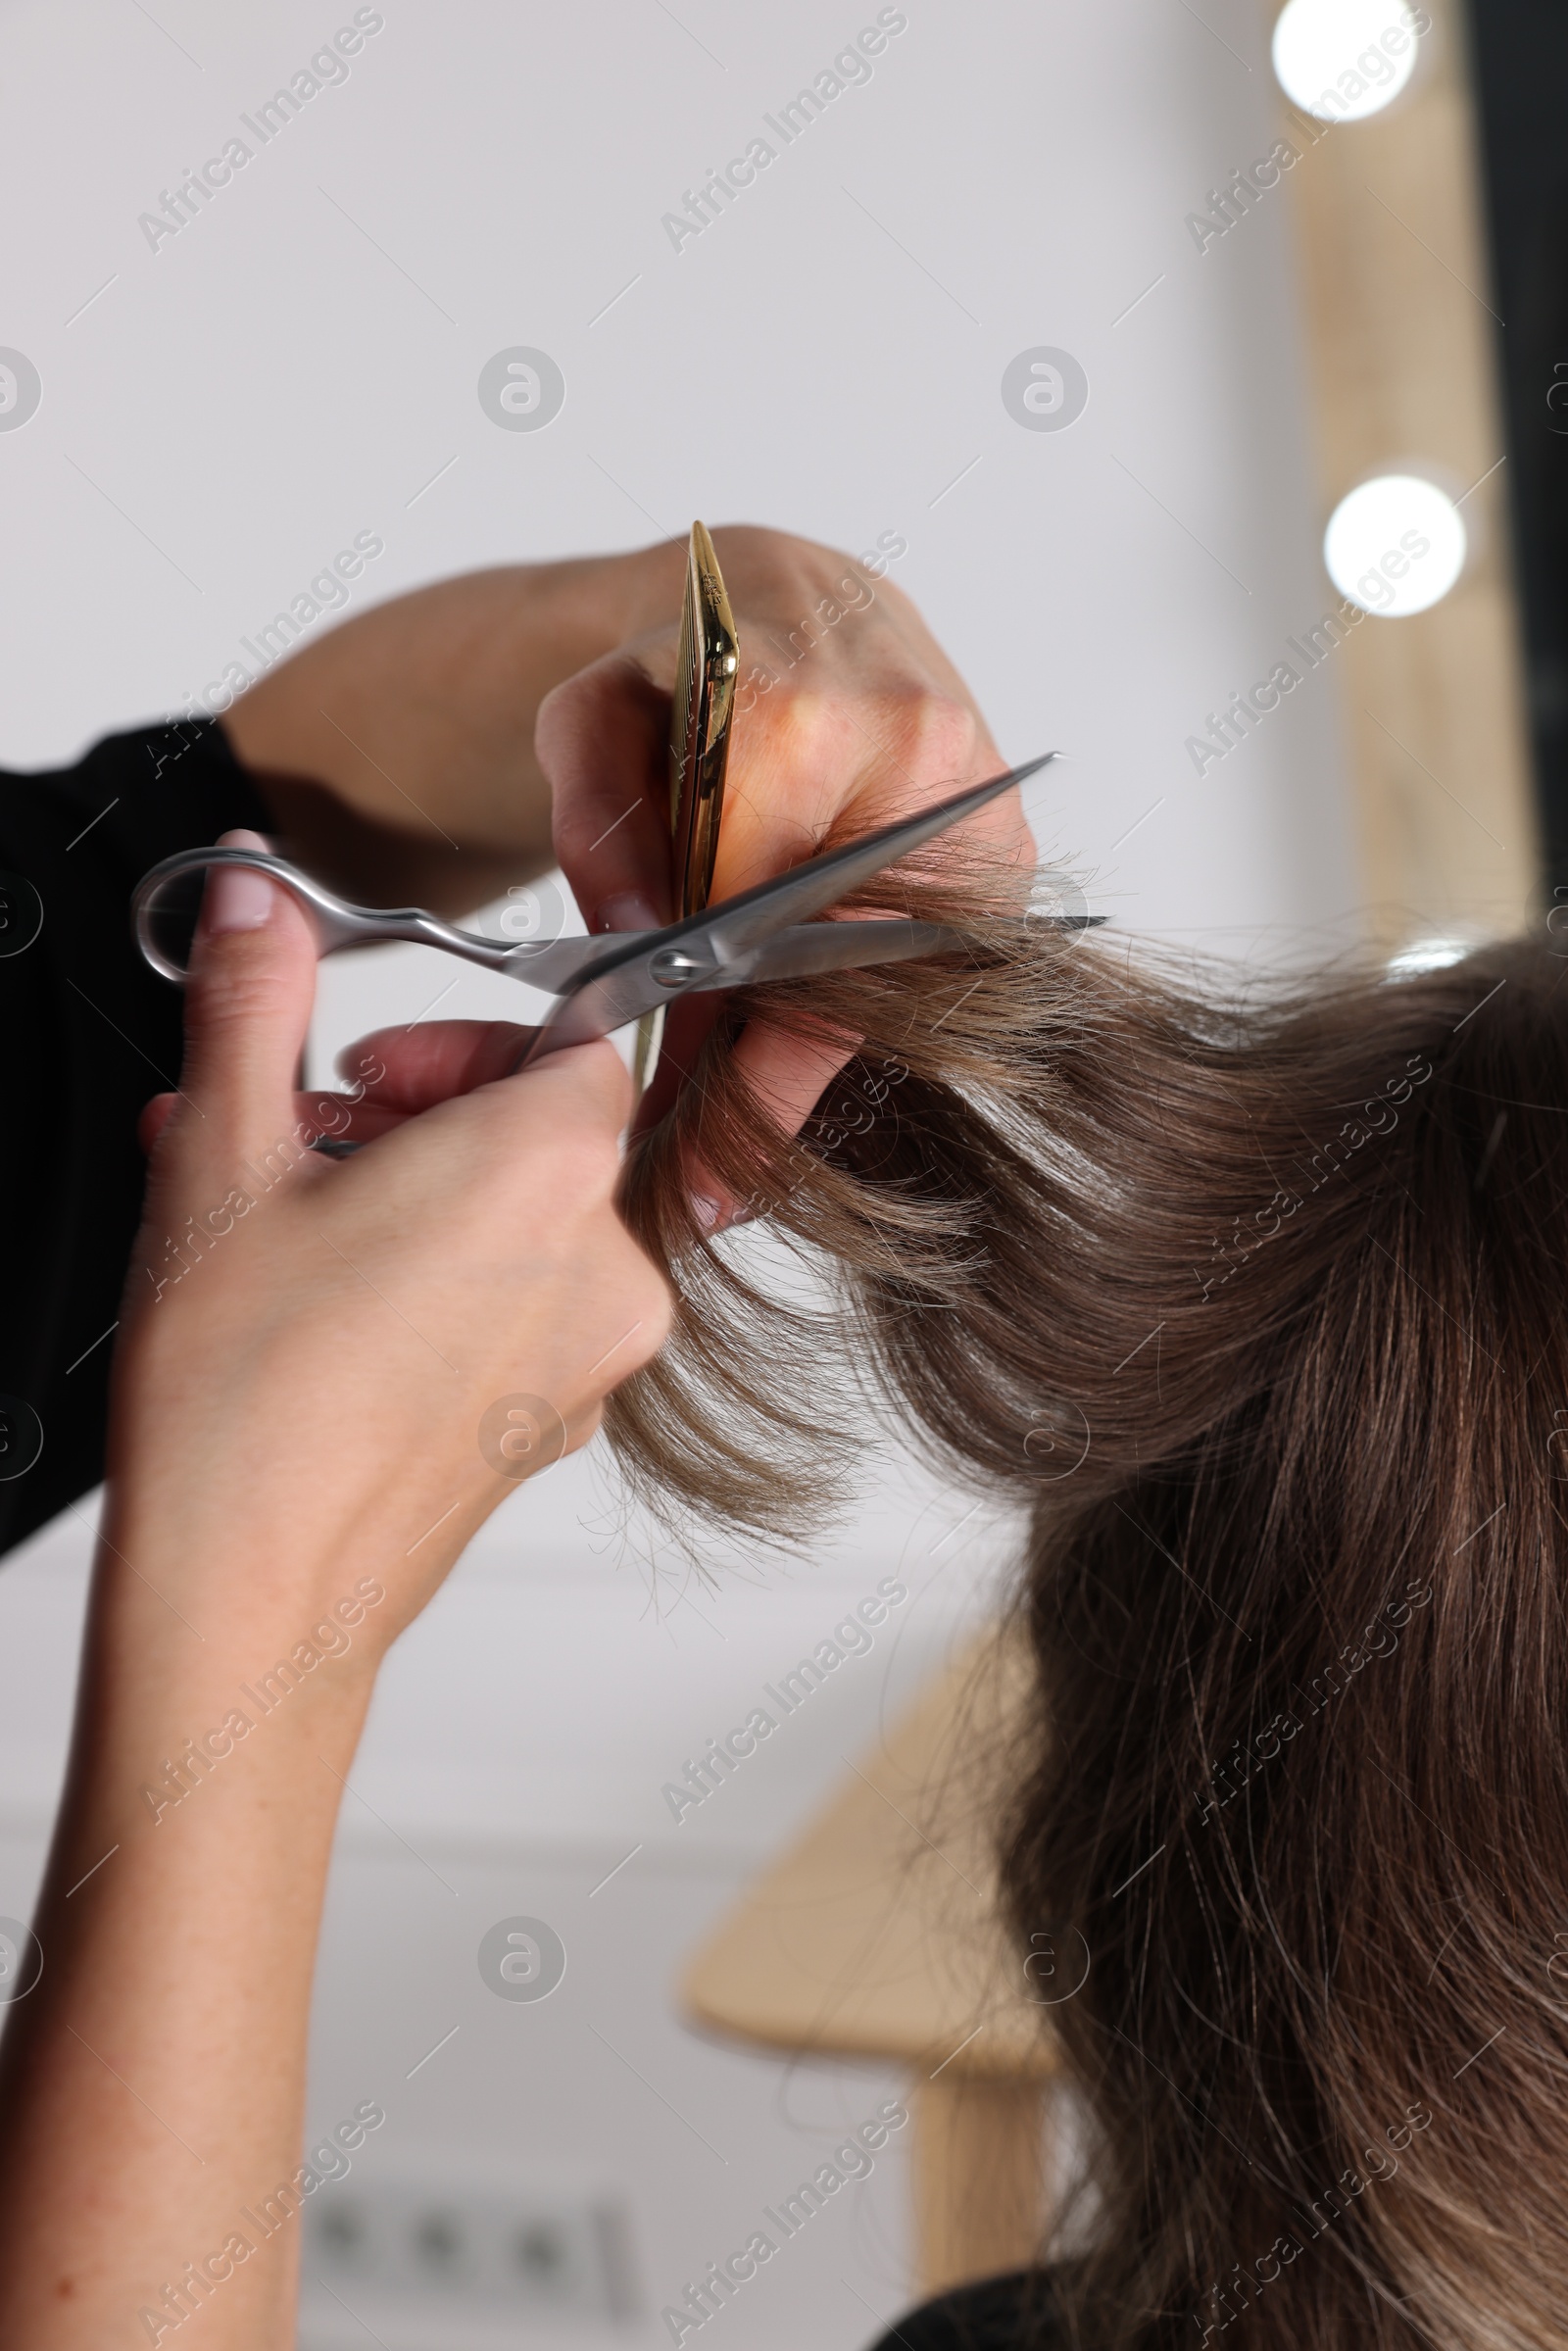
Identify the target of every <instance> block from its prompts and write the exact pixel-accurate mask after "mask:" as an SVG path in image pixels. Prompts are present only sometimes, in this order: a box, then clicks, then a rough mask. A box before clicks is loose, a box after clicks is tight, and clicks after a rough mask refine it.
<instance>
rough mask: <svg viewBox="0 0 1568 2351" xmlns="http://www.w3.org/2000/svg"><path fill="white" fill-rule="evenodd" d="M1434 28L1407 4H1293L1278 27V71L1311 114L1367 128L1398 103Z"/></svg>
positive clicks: (1327, 0) (1342, 0)
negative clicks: (1420, 45)
mask: <svg viewBox="0 0 1568 2351" xmlns="http://www.w3.org/2000/svg"><path fill="white" fill-rule="evenodd" d="M1431 29H1432V19H1431V18H1430V17H1429V16H1428V15H1427V13H1426V11H1425V9H1421V8H1408V7H1406V6H1405V5H1404V0H1287V5H1286V7H1285V8H1284V9H1282V10H1281V12H1280V17H1279V22H1278V23H1277V24H1275V27H1274V71H1275V73H1276V74H1277V75H1278V76H1279V83H1280V87H1281V88H1282V89H1283V90H1284V92H1285V95H1286V97H1287V98H1289V99H1290V100H1291V102H1292V104H1293V105H1295V106H1299V108H1300V109H1301V111H1302V113H1303V114H1308V115H1316V116H1317V118H1318V120H1319V121H1320V122H1361V121H1363V120H1364V118H1365V117H1366V116H1368V115H1375V114H1379V113H1381V112H1382V110H1383V108H1384V107H1386V106H1388V105H1389V104H1390V103H1391V102H1392V101H1393V100H1394V99H1396V98H1397V96H1398V95H1399V92H1400V91H1401V90H1402V89H1403V87H1404V85H1405V83H1406V82H1407V81H1408V80H1409V78H1410V75H1411V73H1413V72H1414V70H1415V61H1416V49H1417V43H1418V42H1419V41H1420V39H1421V37H1422V35H1423V34H1424V33H1426V32H1430V30H1431Z"/></svg>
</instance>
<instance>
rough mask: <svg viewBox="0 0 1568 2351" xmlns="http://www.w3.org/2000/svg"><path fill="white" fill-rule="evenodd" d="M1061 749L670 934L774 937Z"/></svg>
mask: <svg viewBox="0 0 1568 2351" xmlns="http://www.w3.org/2000/svg"><path fill="white" fill-rule="evenodd" d="M1055 756H1056V755H1055V753H1054V751H1048V752H1046V753H1045V754H1044V755H1043V757H1041V758H1040V759H1029V760H1027V761H1026V762H1025V763H1024V765H1023V766H1021V767H1010V768H1008V770H1007V772H1006V773H1005V775H994V776H992V777H991V778H990V780H989V781H988V782H986V783H983V784H972V785H971V786H970V787H969V788H968V790H967V791H963V792H956V793H954V794H953V796H952V798H951V799H949V800H942V801H938V803H937V804H936V806H935V807H934V808H922V809H921V810H920V812H919V814H918V815H915V816H904V817H901V818H900V819H899V820H898V821H897V822H896V823H894V824H884V825H882V826H880V827H879V828H878V830H877V831H876V832H874V833H866V834H864V835H863V836H862V837H861V839H859V840H858V841H849V842H846V844H845V846H844V847H843V848H842V849H829V850H825V851H824V852H823V853H822V855H821V856H820V857H809V858H808V859H807V861H806V863H805V864H804V865H797V866H795V867H793V868H792V870H791V871H790V872H788V873H782V874H779V875H778V876H777V878H776V879H775V880H773V881H770V882H760V883H759V884H758V885H757V887H756V888H755V889H753V890H743V891H742V892H741V894H740V896H739V897H738V898H726V899H724V900H723V901H722V902H721V904H720V905H718V906H710V907H709V908H708V910H707V912H706V913H703V914H698V915H694V916H692V917H691V919H690V921H689V922H688V923H684V924H679V925H677V926H676V930H675V931H672V932H671V933H670V937H671V939H674V938H675V937H676V936H677V934H678V933H679V932H680V931H692V932H701V934H702V935H703V936H704V937H705V938H706V939H707V940H708V941H709V942H710V943H711V950H712V952H713V954H715V955H718V956H719V957H720V958H721V959H724V960H727V959H728V958H729V957H731V956H733V955H743V954H744V953H745V952H746V950H747V949H748V948H752V947H756V946H758V945H760V942H761V941H762V940H763V939H768V938H771V937H772V935H773V933H774V932H775V931H778V930H782V929H783V927H784V925H785V924H786V923H789V922H806V921H809V919H810V917H811V916H812V915H813V914H821V913H824V912H825V911H826V909H827V908H828V907H829V906H837V905H838V904H839V902H840V900H841V899H845V898H848V897H850V896H851V895H852V894H853V893H854V892H855V891H856V890H858V888H859V887H860V885H861V884H862V883H863V882H868V881H869V880H870V879H871V877H872V876H873V874H877V873H880V872H881V871H882V870H883V868H884V867H885V866H888V865H892V864H893V863H895V862H896V860H897V859H898V858H900V857H907V855H908V853H909V851H910V850H912V849H919V848H920V847H921V846H922V845H923V844H924V843H925V842H927V841H932V840H935V838H936V836H937V834H938V833H944V832H946V831H947V830H948V828H949V826H950V825H954V824H957V823H959V822H960V821H961V820H962V819H963V818H964V817H965V816H968V815H971V814H972V813H973V811H974V810H975V809H976V808H985V807H986V805H987V804H988V803H989V802H990V801H993V800H996V799H999V798H1000V797H1001V795H1002V794H1003V793H1004V792H1010V791H1011V790H1012V789H1013V787H1014V786H1015V785H1018V784H1021V783H1023V782H1024V781H1025V780H1026V779H1027V778H1028V777H1029V776H1031V775H1036V774H1038V773H1039V771H1040V769H1041V768H1042V767H1045V766H1048V765H1049V764H1050V762H1051V761H1052V760H1053V759H1054V758H1055Z"/></svg>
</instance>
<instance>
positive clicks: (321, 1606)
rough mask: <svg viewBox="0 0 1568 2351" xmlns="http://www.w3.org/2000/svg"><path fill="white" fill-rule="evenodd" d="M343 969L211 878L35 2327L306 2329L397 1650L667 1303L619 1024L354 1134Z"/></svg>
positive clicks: (135, 1393)
mask: <svg viewBox="0 0 1568 2351" xmlns="http://www.w3.org/2000/svg"><path fill="white" fill-rule="evenodd" d="M315 975H316V954H315V949H314V946H313V943H312V941H311V938H310V936H309V935H308V933H307V931H306V928H305V924H304V921H303V919H302V917H301V915H300V913H299V911H298V909H297V908H296V906H294V904H293V902H292V900H291V899H289V898H288V897H287V896H286V895H285V894H284V893H282V892H280V891H275V890H274V889H273V888H272V886H271V885H270V883H269V882H268V881H267V880H266V879H265V877H263V876H260V875H256V874H252V873H248V872H243V871H238V870H234V869H231V870H229V871H227V872H225V873H223V874H221V876H219V877H217V878H216V879H215V882H214V885H213V887H212V890H211V892H210V896H209V901H208V917H207V921H206V925H205V927H204V931H203V935H202V937H201V939H200V942H199V945H198V951H197V956H196V961H195V968H194V972H193V976H192V980H191V984H190V986H189V989H188V991H187V995H186V1053H185V1061H184V1068H183V1072H182V1090H181V1093H180V1096H179V1098H178V1100H177V1102H175V1104H174V1105H173V1107H172V1112H169V1113H168V1114H167V1115H166V1114H165V1112H166V1109H167V1105H163V1104H160V1105H159V1106H158V1107H157V1108H156V1109H155V1110H154V1112H153V1114H152V1116H151V1117H150V1118H149V1120H148V1122H147V1126H148V1131H149V1133H152V1132H153V1131H154V1130H156V1139H155V1140H154V1143H153V1154H152V1163H151V1168H150V1173H149V1182H148V1198H147V1214H146V1222H145V1224H144V1226H143V1230H142V1233H141V1236H140V1239H139V1241H138V1244H137V1247H136V1249H135V1251H134V1253H133V1257H132V1269H131V1273H130V1277H129V1280H130V1287H129V1291H128V1294H127V1297H126V1300H125V1305H124V1309H123V1317H122V1326H121V1335H120V1345H119V1348H118V1351H117V1359H116V1364H115V1374H114V1383H113V1411H112V1426H111V1438H110V1482H109V1493H108V1497H107V1502H106V1507H105V1517H104V1531H103V1540H102V1543H101V1544H100V1549H99V1555H98V1560H97V1564H96V1567H95V1570H94V1577H93V1592H92V1601H91V1608H90V1612H89V1618H88V1628H87V1638H86V1642H85V1647H84V1654H83V1667H82V1679H81V1689H80V1691H79V1694H78V1701H77V1713H76V1724H75V1736H74V1739H73V1748H72V1769H71V1775H70V1782H69V1785H68V1788H67V1789H66V1794H65V1798H64V1802H63V1805H62V1810H61V1816H60V1820H59V1823H58V1827H57V1833H56V1837H55V1842H54V1847H53V1851H52V1854H51V1858H50V1864H49V1871H48V1875H47V1878H46V1882H45V1887H44V1892H43V1896H42V1898H41V1902H40V1907H39V1910H38V1912H37V1918H36V1927H35V1933H36V1935H37V1939H38V1945H39V1947H40V1949H41V1950H42V1953H43V1955H44V1964H43V1969H42V1974H41V1976H40V1977H39V1979H38V1981H37V1982H36V1984H34V1985H31V1986H28V1987H24V1988H25V1989H26V1990H27V1997H26V1998H25V1999H23V2000H21V2001H20V2002H18V2003H17V2004H16V2005H14V2006H13V2007H12V2008H10V2009H8V2011H7V2019H8V2023H7V2031H6V2034H5V2039H4V2045H3V2050H0V2071H3V2078H0V2100H3V2103H4V2108H5V2113H6V2131H5V2134H4V2142H3V2144H0V2338H3V2339H4V2341H5V2342H7V2343H25V2344H27V2345H28V2346H29V2351H102V2346H105V2345H108V2344H111V2343H121V2342H128V2341H129V2340H131V2339H132V2338H134V2339H135V2340H137V2341H142V2342H149V2341H150V2342H155V2343H156V2342H166V2343H167V2342H168V2341H169V2340H170V2339H171V2338H172V2337H173V2336H174V2334H175V2333H176V2332H178V2331H179V2330H180V2329H181V2328H182V2327H184V2325H185V2324H186V2323H187V2322H189V2321H190V2320H192V2319H197V2320H199V2327H198V2333H199V2339H200V2340H201V2342H202V2343H203V2344H204V2345H206V2346H208V2351H280V2346H286V2345H288V2344H290V2343H292V2341H293V2339H294V2334H293V2311H294V2304H295V2300H296V2288H297V2272H298V2263H299V2247H300V2229H301V2226H302V2224H301V2223H300V2222H299V2221H298V2219H295V2220H294V2222H293V2224H292V2226H285V2225H284V2221H283V2220H282V2219H278V2218H277V2216H278V2215H279V2214H281V2215H283V2216H287V2215H288V2214H289V2213H290V2212H295V2213H297V2211H298V2208H299V2205H300V2202H301V2196H302V2192H313V2191H314V2190H315V2188H316V2187H318V2186H319V2184H320V2182H321V2180H322V2179H323V2178H333V2177H338V2176H340V2175H341V2172H342V2170H343V2169H344V2168H345V2165H344V2159H343V2145H344V2144H358V2141H357V2140H344V2141H342V2143H341V2144H340V2143H338V2140H333V2141H329V2142H326V2143H323V2144H322V2145H321V2146H320V2147H319V2149H313V2150H311V2151H310V2163H311V2166H312V2169H311V2170H309V2171H307V2170H305V2169H304V2168H303V2167H302V2166H301V2155H302V2148H301V2135H302V2131H303V2118H304V2082H305V2044H306V2031H307V2023H308V2019H309V2013H310V1994H311V1980H312V1973H313V1967H314V1962H315V1955H316V1942H317V1935H318V1928H319V1914H320V1905H321V1900H322V1895H323V1889H324V1886H325V1880H326V1869H327V1862H328V1858H329V1856H330V1852H331V1847H332V1837H333V1831H334V1827H335V1824H336V1820H337V1814H338V1808H339V1804H340V1802H341V1800H342V1797H343V1791H344V1788H345V1787H346V1786H347V1785H348V1782H349V1776H350V1774H351V1772H352V1771H353V1769H354V1754H355V1748H356V1745H357V1742H358V1739H359V1735H360V1730H361V1726H362V1724H363V1722H364V1719H365V1710H366V1707H367V1705H368V1700H369V1695H370V1690H371V1687H372V1684H373V1681H374V1676H375V1668H376V1666H377V1665H378V1664H379V1662H380V1659H381V1657H382V1655H383V1654H384V1652H385V1650H386V1647H387V1644H388V1642H389V1641H391V1640H392V1639H394V1638H395V1636H396V1635H397V1633H398V1632H399V1631H400V1630H401V1629H402V1628H403V1626H405V1625H406V1624H407V1623H408V1622H409V1620H410V1618H411V1617H412V1616H414V1615H415V1614H416V1612H417V1610H418V1608H419V1607H420V1606H421V1605H422V1604H423V1602H424V1601H425V1600H426V1599H427V1598H428V1597H429V1595H430V1593H431V1592H432V1591H433V1590H434V1589H435V1587H436V1586H437V1585H438V1584H439V1583H440V1581H441V1579H442V1578H443V1576H444V1575H445V1574H446V1572H447V1570H448V1568H449V1567H450V1566H451V1564H452V1561H453V1560H454V1559H455V1557H456V1556H457V1553H458V1551H459V1550H460V1549H461V1548H462V1546H463V1544H464V1543H466V1540H467V1539H468V1537H469V1536H470V1535H472V1533H473V1532H474V1530H475V1528H476V1527H477V1526H478V1525H479V1524H480V1522H481V1520H482V1519H483V1518H484V1517H485V1516H486V1514H487V1513H488V1512H489V1511H491V1510H492V1509H494V1507H495V1505H496V1503H497V1502H498V1501H499V1500H500V1499H501V1498H502V1496H503V1495H505V1494H510V1493H512V1492H513V1491H514V1489H515V1479H516V1477H517V1476H518V1475H520V1474H522V1473H523V1472H524V1471H525V1469H526V1466H527V1463H526V1459H524V1460H521V1461H519V1460H518V1459H517V1458H516V1453H517V1440H518V1438H519V1437H520V1438H521V1439H522V1440H523V1441H524V1445H525V1446H526V1445H528V1444H529V1443H530V1442H536V1441H537V1436H538V1434H539V1432H540V1428H541V1424H543V1434H544V1437H545V1444H544V1448H543V1449H544V1451H545V1453H546V1455H547V1456H548V1455H549V1454H551V1453H553V1452H555V1451H558V1450H560V1449H563V1448H564V1447H566V1446H569V1445H579V1444H581V1443H582V1441H583V1439H584V1438H585V1437H586V1436H587V1435H588V1434H589V1432H590V1431H591V1430H592V1428H593V1427H594V1425H595V1423H596V1421H597V1419H598V1417H599V1410H600V1405H601V1403H602V1401H603V1398H604V1396H605V1395H606V1393H607V1391H608V1390H609V1389H611V1388H612V1387H613V1386H614V1384H615V1382H616V1381H617V1380H620V1379H623V1378H624V1377H625V1375H626V1374H627V1373H628V1372H630V1371H632V1370H633V1369H635V1367H636V1366H637V1365H638V1364H639V1363H641V1362H643V1361H645V1360H646V1359H647V1357H648V1356H649V1355H650V1354H651V1353H652V1352H653V1350H654V1349H655V1347H657V1346H658V1345H659V1342H660V1340H661V1338H662V1333H663V1330H664V1324H665V1317H666V1312H667V1304H666V1299H665V1294H664V1290H663V1286H662V1283H661V1281H660V1280H659V1279H658V1277H657V1276H656V1275H655V1273H654V1271H653V1268H652V1267H651V1266H650V1265H649V1263H648V1262H647V1260H646V1259H645V1258H644V1257H643V1255H642V1254H641V1252H640V1251H639V1250H638V1249H635V1248H634V1247H633V1245H632V1243H631V1241H630V1240H629V1239H628V1237H627V1235H626V1233H625V1231H624V1229H623V1227H622V1226H621V1224H620V1223H619V1220H618V1219H617V1217H616V1216H615V1213H614V1211H613V1207H612V1205H611V1196H612V1192H613V1186H614V1182H615V1176H616V1170H617V1164H618V1157H619V1151H618V1136H619V1129H620V1126H621V1123H622V1121H623V1119H624V1117H625V1115H626V1110H627V1106H628V1087H627V1081H626V1077H625V1074H624V1072H623V1070H622V1068H621V1066H620V1063H619V1061H618V1060H617V1058H616V1056H615V1054H614V1053H613V1051H612V1049H611V1048H610V1047H609V1046H606V1045H597V1046H590V1047H585V1048H579V1049H578V1050H576V1051H574V1052H569V1053H560V1054H557V1055H556V1056H555V1057H554V1058H552V1059H551V1060H549V1061H547V1062H546V1063H545V1064H544V1065H543V1066H542V1067H540V1068H539V1069H537V1070H535V1071H531V1072H529V1073H528V1074H527V1075H524V1076H517V1077H508V1076H506V1075H504V1074H503V1073H501V1072H499V1071H498V1072H496V1073H495V1076H494V1082H492V1083H488V1084H483V1085H479V1086H477V1087H475V1088H474V1089H473V1090H471V1091H468V1092H466V1093H465V1094H464V1095H463V1096H462V1098H461V1099H459V1100H446V1101H438V1100H433V1099H432V1097H431V1095H430V1093H429V1092H428V1091H427V1092H426V1095H425V1097H424V1101H425V1102H429V1103H430V1104H431V1106H429V1107H428V1108H427V1110H426V1111H425V1114H424V1115H422V1116H416V1117H410V1118H408V1119H407V1120H406V1121H405V1122H404V1123H403V1124H402V1125H400V1126H399V1127H398V1128H397V1129H396V1130H395V1131H393V1132H389V1133H386V1134H383V1135H382V1136H381V1137H380V1138H379V1139H378V1140H376V1141H375V1142H373V1143H371V1144H370V1145H369V1146H368V1149H367V1150H365V1151H363V1152H361V1153H360V1155H359V1156H358V1157H356V1158H353V1159H348V1160H343V1161H332V1160H329V1159H324V1158H322V1157H320V1156H319V1155H313V1154H312V1153H311V1152H310V1151H306V1150H304V1149H303V1148H302V1143H303V1140H304V1139H305V1137H308V1135H309V1132H310V1129H309V1128H307V1129H306V1130H305V1137H302V1135H301V1133H300V1132H299V1128H298V1122H297V1117H296V1109H295V1102H294V1095H293V1082H294V1071H295V1067H296V1063H297V1061H298V1057H299V1053H300V1048H301V1045H302V1043H303V1041H304V1036H305V1027H306V1022H307V1019H308V1018H309V1015H310V1010H311V1003H312V998H313V996H314V993H315ZM333 1123H335V1122H333ZM182 1260H183V1263H184V1266H185V1270H183V1271H179V1272H178V1278H177V1279H175V1278H174V1276H175V1274H176V1271H177V1270H178V1268H179V1267H180V1265H181V1261H182ZM524 1398H542V1399H544V1401H543V1402H542V1403H539V1404H535V1405H529V1404H525V1403H524V1401H523V1399H524ZM513 1402H515V1403H516V1404H517V1405H518V1406H519V1407H521V1412H522V1413H525V1414H527V1415H528V1417H520V1416H519V1417H518V1418H515V1419H514V1420H513V1421H512V1422H511V1424H510V1427H509V1424H508V1423H507V1420H506V1418H505V1414H506V1411H507V1407H508V1405H509V1403H513ZM509 1439H510V1443H505V1444H504V1442H503V1441H504V1440H509ZM509 1455H510V1457H509ZM356 2113H357V2116H358V2119H359V2123H360V2124H361V2125H365V2126H367V2127H368V2128H371V2129H373V2128H375V2127H376V2126H377V2125H378V2124H379V2123H380V2122H384V2121H385V2120H386V2119H387V2117H386V2111H385V2109H384V2108H382V2107H381V2106H379V2105H378V2104H375V2103H373V2102H370V2103H367V2104H362V2105H361V2106H359V2107H358V2109H357V2110H356ZM360 2136H361V2138H363V2136H364V2130H363V2129H361V2131H360ZM339 2138H340V2139H341V2132H340V2133H339ZM268 2213H271V2214H272V2215H273V2220H272V2221H271V2222H269V2220H268V2219H267V2218H266V2215H267V2214H268ZM258 2214H260V2215H261V2216H262V2217H258Z"/></svg>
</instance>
